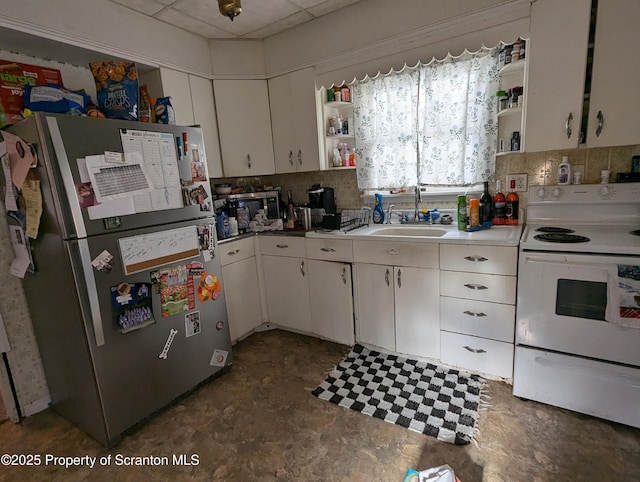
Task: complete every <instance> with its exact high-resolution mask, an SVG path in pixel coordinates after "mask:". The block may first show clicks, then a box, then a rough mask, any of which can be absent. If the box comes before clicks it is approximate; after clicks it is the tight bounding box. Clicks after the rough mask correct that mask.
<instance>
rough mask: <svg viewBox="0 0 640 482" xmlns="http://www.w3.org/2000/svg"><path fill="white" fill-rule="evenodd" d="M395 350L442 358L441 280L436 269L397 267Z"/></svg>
mask: <svg viewBox="0 0 640 482" xmlns="http://www.w3.org/2000/svg"><path fill="white" fill-rule="evenodd" d="M393 272H394V277H393V282H394V283H395V315H396V316H395V317H396V349H397V351H398V352H400V353H405V354H411V355H417V356H422V357H427V358H434V359H439V358H440V281H439V279H438V270H437V269H425V268H406V267H396V268H394V271H393Z"/></svg>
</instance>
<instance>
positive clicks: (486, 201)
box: [480, 181, 493, 224]
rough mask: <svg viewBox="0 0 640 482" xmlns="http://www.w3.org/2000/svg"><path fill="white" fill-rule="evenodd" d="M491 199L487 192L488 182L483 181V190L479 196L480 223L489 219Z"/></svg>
mask: <svg viewBox="0 0 640 482" xmlns="http://www.w3.org/2000/svg"><path fill="white" fill-rule="evenodd" d="M492 204H493V200H492V199H491V194H489V182H488V181H485V182H484V192H483V193H482V195H481V196H480V224H484V223H488V222H489V221H491V219H492V217H491V211H492V209H491V208H492Z"/></svg>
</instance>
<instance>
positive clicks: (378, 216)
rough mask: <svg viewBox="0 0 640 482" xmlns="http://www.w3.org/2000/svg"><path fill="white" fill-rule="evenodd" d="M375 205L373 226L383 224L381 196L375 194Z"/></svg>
mask: <svg viewBox="0 0 640 482" xmlns="http://www.w3.org/2000/svg"><path fill="white" fill-rule="evenodd" d="M375 198H376V201H375V202H376V205H375V207H374V208H373V222H374V223H375V224H382V223H384V211H383V209H382V194H376V195H375Z"/></svg>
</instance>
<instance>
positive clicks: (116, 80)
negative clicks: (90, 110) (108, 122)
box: [89, 60, 139, 121]
mask: <svg viewBox="0 0 640 482" xmlns="http://www.w3.org/2000/svg"><path fill="white" fill-rule="evenodd" d="M89 66H90V68H91V73H92V74H93V78H94V79H95V81H96V91H97V94H98V108H99V109H100V111H102V112H103V113H104V115H105V116H106V117H108V118H112V119H126V120H134V121H135V120H138V105H139V100H138V99H139V92H138V71H137V69H136V65H135V64H134V63H133V62H116V61H112V60H102V61H97V62H90V63H89Z"/></svg>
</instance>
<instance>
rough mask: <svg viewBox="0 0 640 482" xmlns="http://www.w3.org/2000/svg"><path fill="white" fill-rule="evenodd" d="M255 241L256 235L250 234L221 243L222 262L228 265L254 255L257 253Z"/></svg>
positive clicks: (219, 251) (219, 248) (219, 250)
mask: <svg viewBox="0 0 640 482" xmlns="http://www.w3.org/2000/svg"><path fill="white" fill-rule="evenodd" d="M255 242H256V238H255V236H250V237H248V238H242V239H237V240H235V241H230V242H226V243H223V244H221V245H219V246H218V253H220V264H221V265H222V266H226V265H228V264H231V263H235V262H236V261H242V260H243V259H246V258H250V257H251V256H254V255H255V254H256V252H255Z"/></svg>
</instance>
